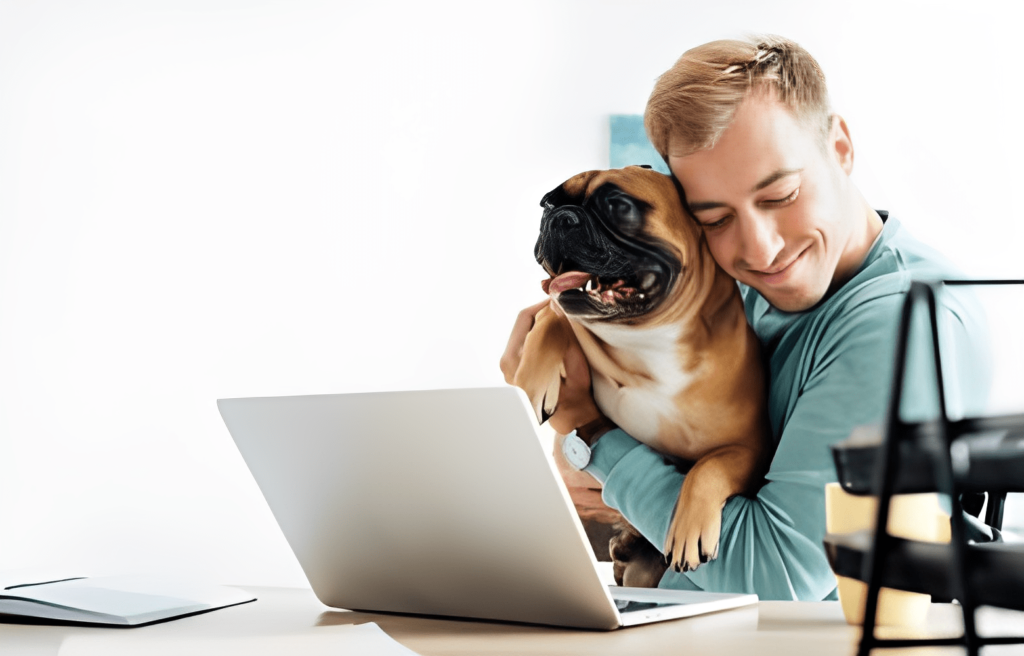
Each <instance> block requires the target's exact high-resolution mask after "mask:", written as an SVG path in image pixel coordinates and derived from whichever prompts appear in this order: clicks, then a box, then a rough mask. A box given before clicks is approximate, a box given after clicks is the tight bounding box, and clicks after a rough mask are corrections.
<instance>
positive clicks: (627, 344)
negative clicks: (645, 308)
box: [581, 323, 694, 450]
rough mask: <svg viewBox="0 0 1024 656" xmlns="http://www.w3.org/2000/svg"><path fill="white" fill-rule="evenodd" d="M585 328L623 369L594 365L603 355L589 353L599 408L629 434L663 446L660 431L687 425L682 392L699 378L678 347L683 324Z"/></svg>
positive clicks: (653, 445)
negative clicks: (609, 369) (684, 416)
mask: <svg viewBox="0 0 1024 656" xmlns="http://www.w3.org/2000/svg"><path fill="white" fill-rule="evenodd" d="M585 329H587V330H589V331H590V332H592V333H593V334H594V335H595V336H596V337H597V338H598V339H600V340H601V341H602V342H604V346H605V354H606V355H607V356H608V357H609V358H610V359H611V360H613V361H614V362H615V364H616V365H617V366H618V367H619V368H620V369H621V371H614V370H613V371H603V370H602V369H605V368H607V367H602V366H601V365H600V364H598V365H597V366H596V367H595V366H594V363H598V362H600V358H594V357H591V354H590V353H587V360H588V361H589V362H590V363H591V366H592V367H593V371H592V379H593V385H594V400H595V401H596V402H597V405H598V407H599V408H600V409H601V411H602V412H603V413H604V414H605V415H607V416H608V417H609V418H610V419H611V420H612V421H614V422H615V423H616V424H618V425H619V426H621V427H622V429H623V430H625V431H626V432H627V433H628V434H629V435H631V436H633V437H635V438H636V439H637V440H639V441H641V442H643V443H644V444H647V445H648V446H651V447H653V448H655V449H658V450H664V447H665V446H666V445H663V444H662V441H663V440H662V439H661V437H659V432H660V430H663V429H664V428H666V427H669V426H678V425H679V424H681V423H684V418H683V417H682V416H681V413H682V409H681V407H680V404H679V403H678V396H679V394H680V393H681V392H682V391H683V390H685V389H686V387H687V386H689V384H690V383H691V382H692V381H693V379H694V375H693V374H694V372H689V371H687V370H686V369H685V368H684V366H683V361H682V357H681V356H682V354H681V353H680V350H679V342H680V336H681V334H682V333H683V328H682V327H680V326H678V325H665V326H658V327H655V328H639V327H635V326H621V325H615V324H608V323H596V324H590V325H587V326H586V327H585ZM581 344H582V345H583V348H584V352H586V350H587V348H588V346H589V348H595V346H593V345H588V344H586V343H585V342H583V341H582V340H581ZM597 348H599V347H597ZM623 373H625V374H627V375H625V376H624V375H622V374H623Z"/></svg>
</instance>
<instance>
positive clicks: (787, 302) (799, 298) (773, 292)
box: [751, 285, 827, 312]
mask: <svg viewBox="0 0 1024 656" xmlns="http://www.w3.org/2000/svg"><path fill="white" fill-rule="evenodd" d="M751 287H753V288H754V289H756V290H757V291H758V292H759V293H760V294H761V296H763V297H764V300H766V301H768V303H770V304H771V306H772V307H774V308H776V309H777V310H781V311H783V312H804V311H805V310H810V309H811V308H813V307H814V306H815V305H817V304H818V303H820V302H821V299H823V298H824V297H825V291H827V290H822V291H821V292H817V291H814V290H809V289H778V288H774V287H766V286H764V285H751Z"/></svg>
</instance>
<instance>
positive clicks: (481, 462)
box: [217, 387, 757, 629]
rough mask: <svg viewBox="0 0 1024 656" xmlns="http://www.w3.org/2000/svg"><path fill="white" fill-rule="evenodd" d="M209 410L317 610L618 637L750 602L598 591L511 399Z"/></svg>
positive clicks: (297, 402)
mask: <svg viewBox="0 0 1024 656" xmlns="http://www.w3.org/2000/svg"><path fill="white" fill-rule="evenodd" d="M217 405H218V407H219V409H220V413H221V416H222V417H223V418H224V423H225V424H226V425H227V427H228V430H229V431H230V433H231V436H232V438H233V439H234V441H235V443H236V444H237V445H238V450H239V451H240V452H241V454H242V457H243V458H244V459H245V462H246V464H247V465H248V467H249V470H250V471H251V472H252V475H253V477H254V478H255V479H256V483H257V484H258V485H259V487H260V490H261V491H262V492H263V495H264V497H265V498H266V500H267V504H268V505H269V506H270V509H271V511H272V512H273V514H274V517H275V518H276V520H277V522H278V524H279V525H280V527H281V530H282V532H283V533H284V535H285V538H286V539H287V540H288V543H289V545H290V546H291V548H292V550H293V551H294V552H295V556H296V558H297V559H298V561H299V564H300V565H301V566H302V569H303V571H304V572H305V574H306V577H307V578H308V579H309V583H310V585H311V586H312V588H313V592H314V593H315V594H316V596H317V598H319V599H320V601H321V602H323V603H324V604H325V605H327V606H331V607H334V608H345V609H350V610H363V611H383V612H389V613H409V614H418V615H440V616H448V617H458V618H476V619H482V620H499V621H508V622H526V623H531V624H547V625H554V626H563V627H576V628H586V629H616V628H618V627H622V626H631V625H635V624H642V623H647V622H653V621H659V620H666V619H674V618H680V617H688V616H692V615H699V614H703V613H708V612H715V611H720V610H725V609H730V608H736V607H739V606H745V605H749V604H753V603H756V602H757V596H756V595H752V594H719V593H710V592H693V591H677V590H662V589H642V588H622V587H618V586H608V585H605V583H604V582H602V580H601V577H600V575H599V572H598V565H597V559H596V558H595V557H594V553H593V550H592V549H591V547H590V542H589V541H588V539H587V537H586V534H585V533H584V530H583V526H582V524H581V523H580V520H579V517H578V516H577V514H576V511H575V509H574V508H573V505H572V501H571V500H570V498H569V494H568V492H567V491H566V488H565V486H564V484H563V483H562V479H561V476H560V475H559V474H558V471H557V469H556V467H555V465H554V461H553V460H552V459H551V458H550V457H549V456H548V454H547V453H546V449H545V448H544V446H543V441H542V436H541V433H540V432H539V430H538V428H539V427H538V426H537V423H536V419H535V418H534V415H533V411H532V410H531V409H530V405H529V401H528V400H527V397H526V395H525V394H524V393H523V392H522V391H521V390H519V389H518V388H514V387H496V388H475V389H449V390H430V391H412V392H379V393H362V394H329V395H316V396H286V397H268V398H240V399H220V400H218V401H217Z"/></svg>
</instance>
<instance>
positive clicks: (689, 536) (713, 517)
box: [665, 497, 724, 572]
mask: <svg viewBox="0 0 1024 656" xmlns="http://www.w3.org/2000/svg"><path fill="white" fill-rule="evenodd" d="M723 505H724V503H723V504H721V505H719V504H708V503H687V502H686V500H684V499H683V498H682V497H680V503H679V505H678V506H677V507H676V511H675V514H674V515H673V517H672V523H671V524H670V525H669V527H668V537H667V538H666V541H665V556H666V558H668V564H669V567H671V568H673V569H674V570H675V571H677V572H680V571H682V572H689V571H693V570H696V569H697V568H698V567H700V565H701V564H702V563H706V562H709V561H712V560H715V559H716V558H718V547H719V536H720V534H721V531H722V506H723Z"/></svg>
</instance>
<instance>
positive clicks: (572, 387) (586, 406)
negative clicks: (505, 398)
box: [501, 299, 602, 434]
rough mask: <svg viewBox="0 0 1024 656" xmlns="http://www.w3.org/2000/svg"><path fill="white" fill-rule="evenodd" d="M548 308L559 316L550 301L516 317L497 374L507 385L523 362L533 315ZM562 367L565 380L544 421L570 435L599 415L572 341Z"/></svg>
mask: <svg viewBox="0 0 1024 656" xmlns="http://www.w3.org/2000/svg"><path fill="white" fill-rule="evenodd" d="M548 305H550V306H551V309H552V310H553V311H554V312H557V313H559V314H561V313H562V310H561V308H559V307H558V304H557V303H552V302H551V299H544V300H543V301H541V302H540V303H537V304H536V305H531V306H530V307H528V308H526V309H525V310H523V311H522V312H520V313H519V316H517V317H516V323H515V325H514V326H513V327H512V334H511V335H510V336H509V338H508V344H507V345H506V346H505V353H504V354H502V356H501V373H502V374H504V376H505V382H507V383H508V384H509V385H512V384H514V383H513V380H514V379H515V375H516V371H517V370H518V369H519V363H520V361H521V360H522V359H523V345H524V344H525V343H526V335H527V333H529V332H530V329H531V328H533V324H534V321H535V319H536V317H537V313H538V312H540V311H541V310H542V309H544V308H545V307H547V306H548ZM564 364H565V378H564V379H562V384H561V389H560V390H559V394H558V406H557V407H556V408H555V414H553V415H552V416H551V417H550V418H549V419H548V423H549V424H551V427H552V428H554V429H555V430H556V431H558V432H559V433H562V434H566V433H571V432H572V431H574V430H576V429H577V428H579V427H580V426H584V425H586V424H588V423H590V422H592V421H594V420H596V419H599V418H600V417H601V416H602V415H601V411H600V410H598V409H597V405H596V404H595V403H594V397H593V394H592V393H591V391H590V366H589V365H588V364H587V358H586V357H585V356H584V355H583V349H581V348H580V346H579V344H578V343H576V341H575V340H572V341H571V342H570V343H569V349H568V350H567V351H566V353H565V359H564Z"/></svg>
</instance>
